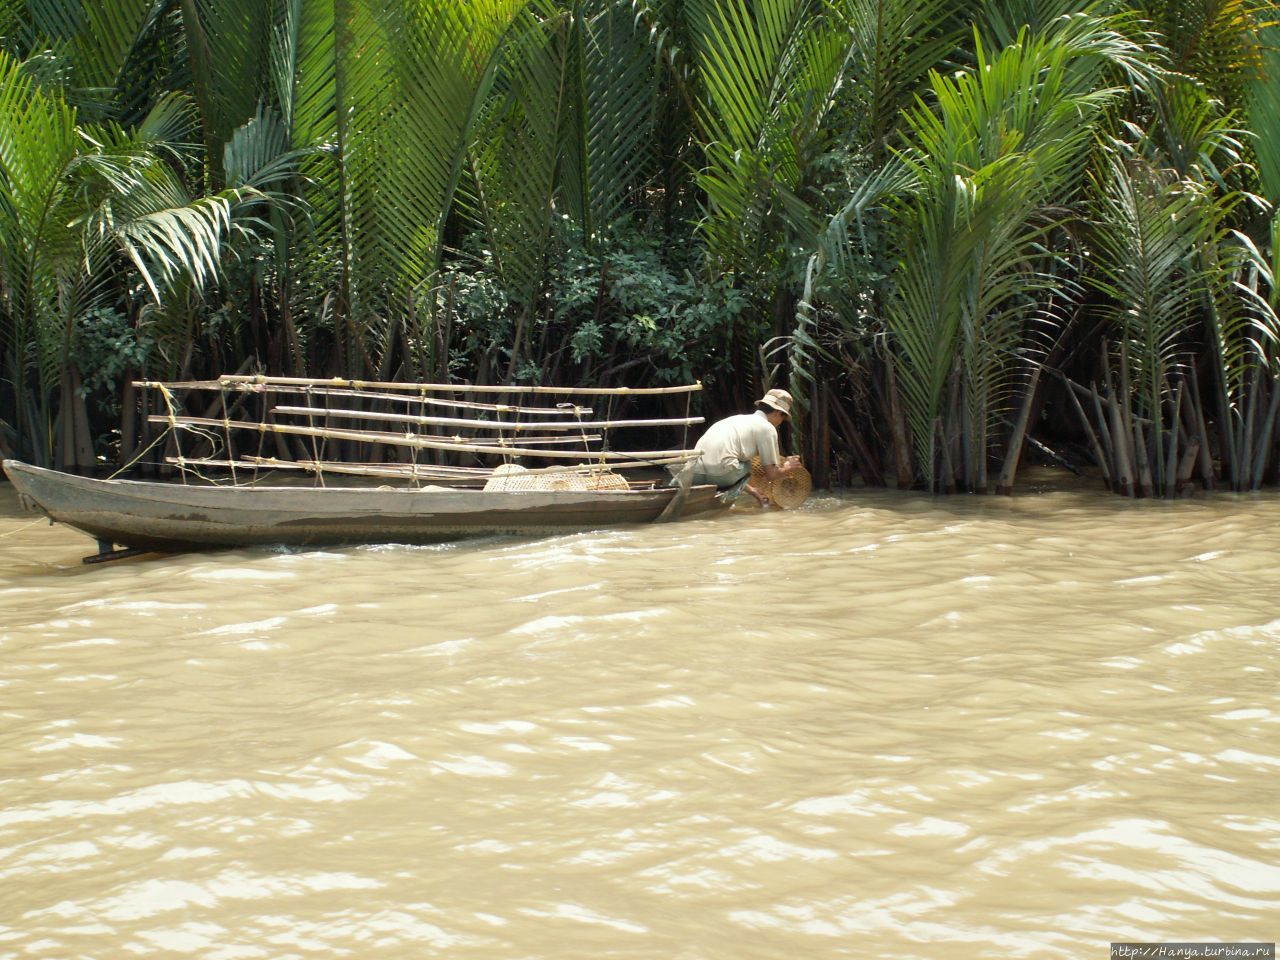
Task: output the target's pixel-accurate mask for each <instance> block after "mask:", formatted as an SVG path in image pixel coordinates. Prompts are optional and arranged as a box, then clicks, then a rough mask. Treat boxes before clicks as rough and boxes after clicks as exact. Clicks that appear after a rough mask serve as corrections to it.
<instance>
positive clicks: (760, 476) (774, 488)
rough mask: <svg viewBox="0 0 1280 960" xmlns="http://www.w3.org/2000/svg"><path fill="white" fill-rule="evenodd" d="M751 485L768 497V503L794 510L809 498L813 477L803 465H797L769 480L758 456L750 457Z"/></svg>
mask: <svg viewBox="0 0 1280 960" xmlns="http://www.w3.org/2000/svg"><path fill="white" fill-rule="evenodd" d="M751 486H752V487H754V488H755V489H756V490H758V491H759V492H760V493H762V494H763V495H764V496H766V497H768V498H769V502H770V503H773V504H775V505H777V506H779V507H781V508H782V509H783V510H794V509H795V508H796V507H798V506H800V504H802V503H804V502H805V501H806V500H808V499H809V491H811V490H812V489H813V477H811V476H810V475H809V471H808V470H806V469H805V468H804V467H797V468H796V469H795V470H793V471H792V472H791V473H789V474H787V475H786V476H785V477H783V478H782V479H781V480H779V481H777V482H776V483H774V482H770V481H769V480H768V479H767V478H766V477H765V475H764V465H763V464H762V463H761V462H760V458H759V457H752V459H751Z"/></svg>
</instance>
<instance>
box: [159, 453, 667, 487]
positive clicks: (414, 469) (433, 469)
mask: <svg viewBox="0 0 1280 960" xmlns="http://www.w3.org/2000/svg"><path fill="white" fill-rule="evenodd" d="M168 462H170V463H172V464H174V465H175V466H178V467H182V468H183V469H190V468H194V467H219V468H223V469H235V468H237V467H239V468H240V469H242V470H244V469H249V470H254V471H260V470H264V469H270V470H308V471H312V472H315V473H336V474H343V475H346V476H356V477H385V478H387V479H395V480H433V481H436V482H439V483H448V484H453V485H460V484H467V483H471V484H474V483H481V482H483V481H485V480H487V479H488V478H489V477H491V476H493V471H492V470H490V469H488V468H485V467H438V466H429V465H425V464H417V465H415V464H409V463H399V464H393V463H342V462H340V461H313V460H277V459H275V458H274V457H254V456H247V457H245V458H244V459H241V460H211V459H205V458H198V459H192V458H187V457H170V458H168ZM599 472H600V470H599V469H598V468H591V467H545V468H534V469H530V470H526V471H525V472H524V473H521V474H518V476H525V475H526V474H569V475H573V476H590V475H592V474H598V473H599ZM648 483H651V481H639V482H637V483H633V486H638V487H642V486H645V485H646V484H648ZM244 486H248V484H244Z"/></svg>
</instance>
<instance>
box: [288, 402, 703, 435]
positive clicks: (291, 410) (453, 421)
mask: <svg viewBox="0 0 1280 960" xmlns="http://www.w3.org/2000/svg"><path fill="white" fill-rule="evenodd" d="M272 409H273V411H274V412H275V413H283V414H290V415H301V416H316V415H324V416H326V417H333V418H335V419H360V420H383V421H386V422H389V423H410V424H418V425H421V426H442V427H465V428H467V429H469V430H470V429H475V430H497V431H501V432H506V431H512V432H514V433H520V432H522V431H525V430H551V431H555V430H563V431H568V430H574V431H581V430H614V429H619V428H622V427H687V426H692V425H695V424H699V423H704V422H705V419H704V418H703V417H680V418H664V419H654V420H578V421H564V420H562V421H537V420H469V419H466V418H463V417H424V416H415V415H414V414H411V413H379V412H376V411H369V410H344V409H341V408H338V409H334V408H332V407H324V408H318V409H316V408H309V407H287V406H285V407H273V408H272Z"/></svg>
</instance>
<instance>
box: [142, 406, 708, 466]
mask: <svg viewBox="0 0 1280 960" xmlns="http://www.w3.org/2000/svg"><path fill="white" fill-rule="evenodd" d="M147 419H148V421H149V422H151V423H164V424H168V425H169V426H170V427H183V428H191V427H222V428H223V429H226V430H257V431H259V432H260V433H264V434H266V433H271V434H275V435H277V436H280V435H284V436H297V437H321V438H324V439H328V440H354V441H356V442H358V443H385V444H389V445H391V446H401V447H413V448H415V449H428V450H455V451H463V452H472V453H489V454H493V453H502V454H505V455H510V456H531V457H549V458H558V459H564V460H587V461H600V462H606V461H610V462H612V461H634V462H635V463H634V465H636V466H647V465H655V466H665V465H667V464H673V463H685V462H687V461H689V460H694V459H697V457H698V456H699V454H698V453H697V452H696V451H693V450H633V451H626V452H623V451H614V450H596V451H591V450H575V451H569V450H538V449H534V448H525V447H513V446H507V445H506V443H505V441H502V440H499V441H498V442H497V443H495V444H492V445H482V444H477V443H473V442H470V441H467V440H463V438H461V437H457V438H448V437H439V436H420V435H415V434H401V433H382V432H379V431H376V430H334V429H330V428H322V427H301V426H294V425H293V424H284V423H252V422H246V421H237V420H231V421H227V420H212V419H206V418H204V417H186V416H174V415H169V414H160V415H153V416H151V417H148V418H147ZM631 465H632V463H630V462H628V466H631Z"/></svg>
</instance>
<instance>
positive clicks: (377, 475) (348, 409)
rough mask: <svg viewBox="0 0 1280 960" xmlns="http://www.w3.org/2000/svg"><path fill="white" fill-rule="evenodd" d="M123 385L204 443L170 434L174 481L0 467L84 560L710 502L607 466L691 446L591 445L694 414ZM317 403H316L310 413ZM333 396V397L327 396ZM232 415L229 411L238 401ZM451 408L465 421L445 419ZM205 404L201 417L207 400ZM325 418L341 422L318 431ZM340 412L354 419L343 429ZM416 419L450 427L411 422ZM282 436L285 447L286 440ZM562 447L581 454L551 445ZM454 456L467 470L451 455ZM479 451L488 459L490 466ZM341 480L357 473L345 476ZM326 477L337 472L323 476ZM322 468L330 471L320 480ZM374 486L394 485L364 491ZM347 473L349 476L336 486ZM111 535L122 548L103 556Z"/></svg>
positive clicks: (336, 385) (439, 530) (291, 388)
mask: <svg viewBox="0 0 1280 960" xmlns="http://www.w3.org/2000/svg"><path fill="white" fill-rule="evenodd" d="M135 386H138V387H140V388H142V389H144V390H146V389H154V390H158V391H159V393H160V394H161V396H162V397H163V398H164V402H165V405H166V406H167V407H168V409H167V412H166V413H164V414H155V415H151V416H149V417H148V419H149V420H150V421H152V422H155V423H159V424H161V425H163V426H165V427H166V428H167V433H168V434H171V435H185V436H188V437H191V436H194V437H195V438H196V440H197V442H199V443H202V444H203V445H204V446H203V448H202V451H201V454H202V455H197V456H190V455H183V453H182V452H181V450H182V448H181V446H180V445H178V444H176V443H173V442H172V441H171V446H170V449H175V448H176V449H177V451H178V452H177V453H176V454H174V455H169V456H166V457H165V460H166V461H167V463H169V464H170V465H173V466H176V467H177V468H178V469H179V471H180V476H181V479H182V482H155V481H138V480H120V479H108V480H98V479H91V478H88V477H81V476H74V475H70V474H64V473H60V472H58V471H54V470H47V469H43V468H40V467H36V466H32V465H29V464H26V463H21V462H19V461H15V460H6V461H4V471H5V473H6V474H7V475H8V477H9V479H10V480H11V481H12V483H13V485H14V487H15V488H16V489H17V491H18V493H19V496H20V498H21V500H22V502H23V503H24V505H25V506H26V507H27V508H28V509H32V510H35V511H37V512H41V513H44V514H46V515H47V516H49V517H50V518H51V519H52V520H54V521H57V522H59V523H65V524H68V525H69V526H72V527H75V528H76V529H78V530H81V531H83V532H84V533H87V534H88V535H89V536H91V537H94V538H96V539H97V540H98V542H99V549H100V554H99V557H98V558H86V560H87V561H89V560H95V559H99V558H109V557H114V556H120V555H123V554H124V553H133V552H138V551H146V550H158V551H180V550H192V549H204V548H215V547H239V546H250V545H259V544H282V545H291V546H315V545H328V544H358V543H410V544H422V543H439V542H443V541H449V540H457V539H462V538H467V537H476V536H484V535H493V534H516V535H528V536H540V535H546V534H559V533H566V532H572V531H580V530H589V529H596V528H601V527H609V526H614V525H618V524H631V523H650V522H654V521H659V520H674V519H679V518H680V517H690V516H697V515H699V514H706V513H708V512H713V511H719V510H722V509H724V505H723V504H722V503H721V501H720V499H719V498H718V497H717V491H716V489H715V487H712V486H696V487H683V488H681V487H672V486H665V485H661V484H660V483H659V482H657V481H655V480H653V479H649V480H647V481H637V480H630V479H628V478H626V477H625V476H624V475H623V474H622V473H621V472H619V471H620V470H622V469H635V468H637V467H647V468H652V467H655V466H670V465H677V466H678V465H679V464H682V463H685V462H688V460H690V459H691V458H692V457H693V456H695V455H696V454H694V453H693V452H692V451H689V450H644V451H619V450H611V449H604V448H602V446H601V444H600V443H599V441H600V439H601V436H602V435H603V434H604V433H605V432H607V431H609V430H613V429H617V428H621V427H634V426H648V427H654V426H658V427H670V426H684V427H686V428H687V427H688V426H689V425H690V424H693V423H697V422H700V418H694V417H684V418H658V419H645V420H621V419H613V418H610V417H608V416H606V417H604V418H596V419H592V417H593V412H592V411H591V410H590V409H588V408H585V407H582V406H579V405H577V402H576V399H575V401H574V402H573V403H560V404H558V405H556V406H552V407H548V406H519V405H514V404H510V403H506V402H504V403H481V402H478V401H475V400H458V399H456V397H457V396H458V395H459V394H465V393H467V392H468V391H470V392H473V393H476V392H480V389H479V388H471V387H466V386H462V387H459V386H458V385H448V386H442V385H425V384H398V383H378V384H366V383H358V382H354V381H338V380H292V379H290V380H286V379H283V378H275V379H271V378H264V377H223V378H220V379H219V380H216V381H204V382H195V383H184V384H158V383H150V382H140V383H138V384H136V385H135ZM695 389H698V388H697V387H687V388H654V389H653V390H652V391H628V390H613V391H610V390H603V389H601V390H568V389H560V388H546V387H529V388H494V387H488V388H484V391H485V392H487V393H496V394H499V395H501V393H502V392H504V391H507V392H528V393H536V392H548V393H557V394H561V395H565V394H568V395H575V394H579V393H587V394H595V395H608V396H610V398H611V399H612V398H613V397H615V396H620V395H634V394H643V393H647V392H653V393H667V392H672V391H673V390H681V391H685V392H689V391H692V390H695ZM184 390H185V391H192V390H195V391H210V390H212V391H214V392H215V393H218V394H219V395H220V397H219V399H218V400H217V401H216V403H215V405H214V406H220V407H221V410H220V412H222V414H223V416H222V417H221V418H214V417H209V416H203V417H201V416H188V415H185V414H183V413H180V412H179V411H178V409H177V405H176V404H175V401H174V397H175V396H176V395H177V394H178V393H179V392H180V391H184ZM299 391H301V392H304V393H305V394H306V401H307V405H306V406H303V407H298V406H289V405H280V404H273V403H272V402H271V401H270V400H267V399H262V402H261V403H260V408H261V415H260V417H259V419H257V420H256V421H253V420H244V419H233V416H232V409H233V407H234V406H235V405H234V404H231V403H229V402H228V398H229V397H230V398H231V399H233V400H234V399H235V397H236V395H237V394H240V395H251V396H253V397H254V399H255V400H256V399H260V398H265V397H270V396H275V395H276V394H279V393H285V394H288V393H291V392H292V393H295V394H296V393H297V392H299ZM441 394H446V397H445V398H442V397H441ZM448 397H453V398H454V399H448ZM317 398H323V399H324V400H325V401H326V402H327V403H328V404H329V405H327V406H323V407H316V406H315V405H314V403H315V401H316V399H317ZM375 400H380V401H385V403H384V406H385V405H390V406H391V407H392V408H393V409H392V410H391V411H388V410H386V409H381V408H379V407H378V404H377V403H375V402H374V401H375ZM335 402H336V403H338V404H344V405H340V406H333V405H332V404H333V403H335ZM415 406H416V408H417V412H416V413H415V412H414V407H415ZM440 406H443V407H445V408H450V407H451V408H454V410H446V413H448V414H451V415H440V410H439V409H438V408H439V407H440ZM239 409H242V410H243V403H241V404H240V405H239ZM405 410H408V412H405ZM456 410H462V411H463V412H464V413H465V414H467V415H468V416H456V415H452V414H453V413H454V411H456ZM206 412H213V408H212V407H211V408H210V409H209V410H206ZM335 420H337V421H339V422H341V423H343V426H341V427H333V426H332V425H331V424H332V422H333V421H335ZM350 421H355V425H354V426H351V425H349V424H350ZM362 423H364V424H368V423H374V424H378V426H376V427H372V428H371V427H368V426H361V424H362ZM383 424H390V425H391V426H389V427H388V426H382V425H383ZM424 426H425V427H427V428H429V429H430V428H439V427H446V428H448V429H450V430H452V431H454V432H453V433H450V434H444V433H418V432H416V431H418V430H421V429H422V428H423V427H424ZM396 427H399V428H401V429H400V430H398V431H397V430H396V429H395V428H396ZM464 430H465V432H466V434H467V435H465V436H464V435H463V431H464ZM491 434H496V436H491ZM246 435H247V436H248V437H250V438H256V440H257V443H258V447H259V452H258V453H257V454H255V455H250V454H247V453H245V452H239V453H237V452H236V451H237V450H239V451H244V450H245V449H246V441H245V440H244V439H243V438H244V437H245V436H246ZM162 436H164V435H162ZM267 437H270V438H272V439H273V440H274V441H275V444H276V447H275V449H276V450H277V451H278V452H283V453H291V454H293V455H292V456H289V457H280V456H271V457H267V456H262V455H261V454H262V449H261V448H262V445H263V443H264V438H267ZM282 437H283V438H284V440H281V439H280V438H282ZM285 441H291V442H292V443H293V444H294V445H293V447H290V446H289V445H288V443H287V442H285ZM306 444H310V446H309V447H308V446H306ZM324 444H334V445H340V446H342V445H345V446H343V447H342V448H343V449H352V448H353V445H354V448H358V449H362V450H364V449H371V448H381V449H384V450H385V449H388V448H390V449H395V450H400V451H401V454H402V455H403V454H404V450H405V449H406V448H407V449H408V450H409V452H410V454H411V455H412V457H413V460H412V461H411V462H404V461H403V460H398V461H390V462H389V461H387V460H378V461H375V462H363V463H352V462H344V461H340V460H335V459H324V458H323V456H322V453H323V445H324ZM154 445H155V444H152V446H154ZM570 446H572V447H581V449H566V448H567V447H570ZM307 454H313V455H307ZM420 456H428V457H430V458H431V460H432V462H425V463H424V462H420V460H419V457H420ZM516 457H524V458H526V459H527V458H531V457H533V458H537V460H538V461H539V462H540V463H542V464H545V463H547V461H550V464H551V465H549V466H547V465H542V466H534V467H532V468H528V467H522V466H517V465H514V464H513V462H512V461H513V459H514V458H516ZM464 458H466V459H469V462H470V464H472V465H467V464H459V463H457V462H456V461H457V460H459V459H464ZM494 460H502V461H503V462H502V463H500V464H497V465H496V466H495V465H493V464H492V461H494ZM445 461H455V462H445ZM214 469H219V470H221V471H223V472H224V473H225V472H226V471H230V474H229V477H228V478H226V479H222V480H216V479H215V480H211V478H210V477H209V476H208V474H209V473H210V472H211V471H212V470H214ZM263 470H272V471H276V470H297V471H302V472H304V473H307V474H310V475H311V476H312V477H313V484H314V485H311V486H301V485H294V486H290V485H282V484H280V483H278V482H276V481H271V482H266V481H264V479H263V477H262V474H261V471H263ZM352 475H354V476H356V477H359V478H361V479H360V480H358V481H352V480H351V479H349V478H350V477H351V476H352ZM333 476H338V477H340V478H344V479H343V481H342V483H341V484H340V485H333V479H332V477H333ZM326 477H329V478H330V479H329V480H327V481H326V479H325V478H326ZM370 478H372V480H371V479H370ZM374 481H378V482H383V481H390V482H392V483H394V484H395V485H388V484H386V483H383V485H379V486H373V485H372V483H373V482H374ZM353 482H356V483H363V484H364V485H363V486H352V485H351V484H352V483H353ZM424 484H425V485H424ZM117 544H118V545H120V546H122V547H124V548H125V550H123V551H121V550H116V549H115V545H117Z"/></svg>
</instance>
